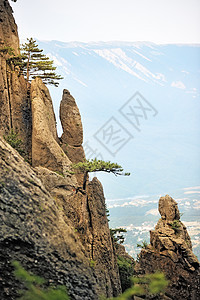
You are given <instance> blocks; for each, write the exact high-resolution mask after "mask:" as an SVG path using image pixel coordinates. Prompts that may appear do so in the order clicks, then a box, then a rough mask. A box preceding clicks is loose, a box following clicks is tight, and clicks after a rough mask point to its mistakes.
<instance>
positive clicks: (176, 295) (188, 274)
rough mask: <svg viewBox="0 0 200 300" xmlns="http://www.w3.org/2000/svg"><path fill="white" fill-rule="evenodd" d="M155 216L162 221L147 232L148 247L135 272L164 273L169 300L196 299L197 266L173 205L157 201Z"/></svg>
mask: <svg viewBox="0 0 200 300" xmlns="http://www.w3.org/2000/svg"><path fill="white" fill-rule="evenodd" d="M159 212H160V214H161V217H162V218H161V219H160V220H159V221H158V223H157V225H156V227H155V230H152V231H151V232H150V243H151V244H150V246H149V247H148V248H147V249H146V250H142V251H141V253H140V259H139V264H138V265H137V267H136V269H137V272H138V273H139V274H141V273H153V272H155V271H157V270H160V271H162V272H164V273H165V275H166V277H167V279H168V280H169V281H170V284H169V286H168V288H167V291H166V294H167V296H169V297H170V298H171V299H173V300H179V299H180V300H182V299H187V300H190V299H194V300H196V299H199V298H200V268H199V262H198V260H197V258H196V256H195V255H194V254H193V252H192V244H191V240H190V237H189V235H188V233H187V229H186V227H185V226H184V225H183V223H182V222H181V221H180V220H179V219H180V215H179V210H178V207H177V203H176V202H175V201H174V200H173V199H172V198H171V197H169V196H168V195H167V196H165V197H161V198H160V200H159ZM156 299H163V298H162V296H161V298H159V297H158V298H156Z"/></svg>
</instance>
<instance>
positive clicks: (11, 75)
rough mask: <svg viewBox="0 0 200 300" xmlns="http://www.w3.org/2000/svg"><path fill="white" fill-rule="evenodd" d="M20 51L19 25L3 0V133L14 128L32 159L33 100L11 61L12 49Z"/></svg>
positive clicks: (0, 55)
mask: <svg viewBox="0 0 200 300" xmlns="http://www.w3.org/2000/svg"><path fill="white" fill-rule="evenodd" d="M9 48H10V49H12V50H13V51H14V54H15V55H17V54H19V38H18V33H17V25H16V24H15V20H14V18H13V15H12V8H11V7H10V5H9V2H8V1H7V0H0V134H1V135H4V134H8V133H9V132H10V130H11V129H13V130H14V131H15V132H17V133H18V134H19V137H20V138H21V139H22V140H23V150H24V151H25V153H26V157H27V159H29V160H30V159H31V126H32V122H31V102H30V98H29V94H28V93H27V84H26V82H25V80H24V78H23V76H18V73H17V72H15V71H14V69H13V66H12V65H11V64H9V63H8V62H7V59H8V58H9V54H8V53H7V51H8V49H9Z"/></svg>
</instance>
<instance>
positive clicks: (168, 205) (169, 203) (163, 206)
mask: <svg viewBox="0 0 200 300" xmlns="http://www.w3.org/2000/svg"><path fill="white" fill-rule="evenodd" d="M158 209H159V213H160V214H161V217H162V219H164V220H169V221H173V220H179V219H180V213H179V210H178V206H177V203H176V201H174V199H172V198H171V197H170V196H169V195H166V196H165V197H161V198H160V200H159V207H158Z"/></svg>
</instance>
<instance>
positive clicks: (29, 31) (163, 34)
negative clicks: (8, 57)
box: [11, 0, 200, 43]
mask: <svg viewBox="0 0 200 300" xmlns="http://www.w3.org/2000/svg"><path fill="white" fill-rule="evenodd" d="M11 4H12V7H13V9H14V12H15V18H16V22H17V24H18V27H19V34H20V38H26V37H35V38H38V39H43V40H60V41H65V42H68V41H83V42H88V41H113V40H118V41H151V42H155V43H200V0H123V1H122V0H73V1H68V0H56V1H53V0H34V1H33V0H18V1H17V2H16V3H13V2H11Z"/></svg>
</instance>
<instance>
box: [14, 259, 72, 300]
mask: <svg viewBox="0 0 200 300" xmlns="http://www.w3.org/2000/svg"><path fill="white" fill-rule="evenodd" d="M12 264H13V266H14V268H15V271H14V275H15V277H16V278H17V279H19V280H21V281H22V282H23V283H24V286H25V290H22V291H20V294H21V296H20V298H18V300H70V298H69V296H68V295H67V291H66V287H64V286H58V287H56V288H55V287H49V288H44V287H42V286H43V285H44V283H45V280H44V279H43V278H41V277H39V276H36V275H32V274H30V273H29V272H27V271H26V270H25V269H24V268H23V267H22V266H21V265H20V263H19V262H18V261H14V262H13V263H12Z"/></svg>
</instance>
